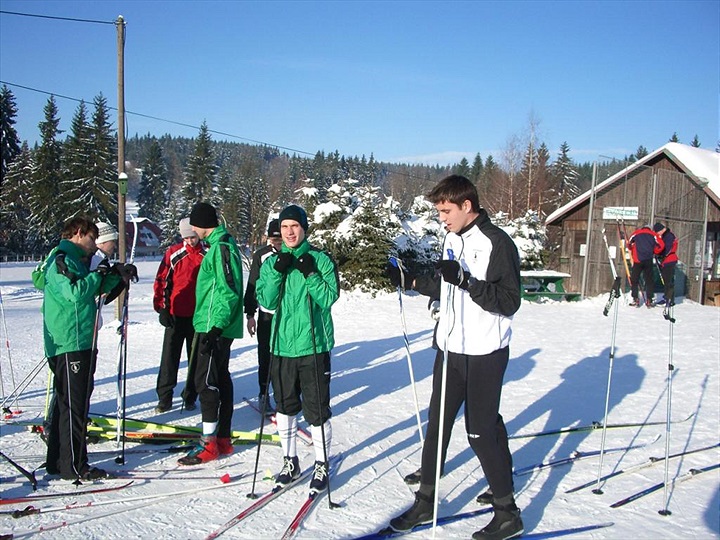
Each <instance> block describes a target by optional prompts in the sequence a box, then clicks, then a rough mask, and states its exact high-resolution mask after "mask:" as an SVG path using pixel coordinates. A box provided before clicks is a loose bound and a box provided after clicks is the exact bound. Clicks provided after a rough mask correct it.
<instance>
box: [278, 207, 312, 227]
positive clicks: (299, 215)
mask: <svg viewBox="0 0 720 540" xmlns="http://www.w3.org/2000/svg"><path fill="white" fill-rule="evenodd" d="M286 219H291V220H293V221H297V222H298V223H299V224H300V226H301V227H302V228H303V230H305V231H307V230H308V219H307V214H306V213H305V210H303V209H302V208H300V207H299V206H298V205H297V204H291V205H290V206H288V207H286V208H285V209H284V210H283V211H282V212H280V217H279V218H278V221H279V222H280V225H282V222H283V221H285V220H286Z"/></svg>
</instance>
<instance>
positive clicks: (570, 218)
mask: <svg viewBox="0 0 720 540" xmlns="http://www.w3.org/2000/svg"><path fill="white" fill-rule="evenodd" d="M602 180H603V179H602V178H601V179H599V180H598V184H600V183H602ZM706 201H708V230H711V231H713V230H718V229H719V228H720V208H719V207H718V206H717V205H716V204H714V203H713V202H712V200H710V199H709V198H708V196H707V195H706V194H705V192H704V191H702V189H700V188H699V187H698V186H697V185H695V184H694V183H693V182H692V180H691V179H690V178H689V177H688V176H687V175H685V174H683V173H682V171H681V170H680V169H679V168H678V167H677V166H676V165H675V164H674V163H673V162H672V161H670V160H669V159H668V158H667V156H665V155H661V156H659V157H658V159H657V160H656V161H655V162H654V163H649V164H648V166H642V167H638V168H637V169H635V170H633V171H632V172H630V173H629V174H628V175H626V176H625V177H623V178H620V179H618V180H616V181H615V182H614V183H613V184H612V185H611V186H609V187H607V188H606V189H604V190H602V191H600V192H598V193H597V195H596V198H595V201H594V204H593V208H592V224H591V229H590V238H589V244H588V243H586V242H587V228H588V215H589V212H590V204H589V202H590V201H587V202H586V203H585V204H583V205H582V206H580V207H578V208H577V209H575V210H574V211H572V212H570V213H568V215H566V216H565V218H564V219H563V221H562V239H561V258H560V268H558V270H560V271H561V272H567V273H569V274H570V275H571V277H570V278H568V279H567V280H566V283H567V285H566V290H568V291H580V292H583V291H582V281H583V272H584V268H585V266H586V265H587V278H586V280H587V282H586V287H585V291H584V292H585V294H586V296H596V295H598V294H603V293H606V292H608V291H609V290H610V287H611V285H612V281H613V276H612V271H611V268H610V262H609V258H608V252H607V249H606V247H605V242H604V240H603V235H602V231H603V229H605V233H606V237H607V241H608V244H609V245H610V246H611V247H612V246H615V248H616V253H617V256H616V257H615V260H614V264H615V267H616V270H617V272H618V274H619V275H621V276H624V275H625V268H624V266H623V263H622V259H621V257H620V247H619V246H620V239H619V235H618V222H617V221H615V220H608V221H603V219H602V218H603V208H606V207H634V206H636V207H638V219H636V220H625V222H624V223H622V224H620V229H625V230H626V231H627V235H628V236H629V235H631V234H632V233H633V231H634V230H635V229H637V228H639V227H641V226H642V225H650V227H652V226H653V224H654V223H656V222H658V221H660V222H662V223H664V224H665V225H666V226H668V227H670V229H671V230H672V231H673V232H674V233H675V234H676V236H677V237H678V240H679V243H678V257H679V259H680V264H679V265H678V268H679V269H680V270H681V272H678V275H676V282H677V281H680V280H682V283H676V288H677V289H678V292H681V293H682V292H683V291H684V295H685V296H687V297H688V298H689V299H691V300H698V298H699V295H700V292H699V287H700V280H701V279H702V274H703V272H702V269H701V268H700V267H699V263H700V256H699V255H700V250H701V249H702V238H703V233H704V218H705V208H706ZM583 245H584V247H585V249H586V251H585V256H581V253H580V251H581V247H582V246H583ZM706 262H707V261H706ZM628 264H629V265H631V264H632V263H631V262H628ZM624 282H625V280H623V283H624ZM659 290H661V289H659Z"/></svg>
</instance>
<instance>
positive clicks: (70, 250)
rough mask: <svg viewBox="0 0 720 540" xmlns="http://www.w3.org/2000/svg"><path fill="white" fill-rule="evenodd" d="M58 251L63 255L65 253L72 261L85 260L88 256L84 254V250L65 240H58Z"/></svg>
mask: <svg viewBox="0 0 720 540" xmlns="http://www.w3.org/2000/svg"><path fill="white" fill-rule="evenodd" d="M58 249H59V250H60V251H62V252H63V253H67V254H68V255H70V256H71V257H72V258H74V259H83V258H85V259H87V257H88V254H87V253H85V250H84V249H82V248H81V247H80V246H78V245H77V244H76V243H75V242H73V241H71V240H68V239H66V238H63V239H62V240H60V245H58Z"/></svg>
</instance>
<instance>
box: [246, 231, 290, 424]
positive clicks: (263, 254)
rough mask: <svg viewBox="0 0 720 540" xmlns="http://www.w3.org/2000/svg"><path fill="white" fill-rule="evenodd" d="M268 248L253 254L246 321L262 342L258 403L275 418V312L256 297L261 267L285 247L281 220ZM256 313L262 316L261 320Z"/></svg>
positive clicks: (268, 234) (259, 363)
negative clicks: (272, 359) (271, 371)
mask: <svg viewBox="0 0 720 540" xmlns="http://www.w3.org/2000/svg"><path fill="white" fill-rule="evenodd" d="M267 242H268V243H267V245H265V246H263V247H261V248H260V249H258V250H256V251H255V253H253V257H252V263H251V264H250V274H249V275H248V282H247V287H246V288H245V298H244V302H245V317H246V318H247V323H246V324H247V331H248V333H249V334H250V336H251V337H252V336H254V335H255V333H256V332H257V340H258V386H259V387H260V393H259V394H258V402H259V406H260V410H261V411H262V410H265V412H266V413H270V414H272V412H273V409H272V406H271V404H270V395H269V392H268V390H269V388H268V387H267V382H268V373H269V368H270V330H271V328H272V319H273V311H271V310H268V309H266V308H264V307H262V306H260V305H259V304H258V301H257V295H256V289H255V286H256V282H257V279H258V277H260V267H261V266H262V263H263V262H265V259H267V258H268V257H269V256H270V255H274V254H276V253H279V252H280V248H281V247H282V236H281V235H280V222H279V221H278V220H277V219H273V220H271V221H270V223H269V225H268V229H267ZM255 313H257V314H258V317H257V320H256V319H255Z"/></svg>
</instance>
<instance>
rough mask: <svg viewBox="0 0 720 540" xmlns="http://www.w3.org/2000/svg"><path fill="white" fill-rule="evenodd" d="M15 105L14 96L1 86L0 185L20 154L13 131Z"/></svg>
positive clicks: (16, 135) (18, 140) (15, 134)
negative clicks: (11, 164)
mask: <svg viewBox="0 0 720 540" xmlns="http://www.w3.org/2000/svg"><path fill="white" fill-rule="evenodd" d="M16 116H17V105H16V104H15V96H14V95H13V93H12V92H11V91H10V89H9V88H8V87H7V86H6V85H3V87H2V88H1V89H0V157H1V159H0V185H2V184H3V183H4V180H5V173H6V172H7V170H8V167H9V165H10V163H12V161H13V160H14V159H15V157H16V156H18V155H19V154H20V138H19V137H18V134H17V131H16V130H15V122H16V120H15V117H16Z"/></svg>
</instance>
